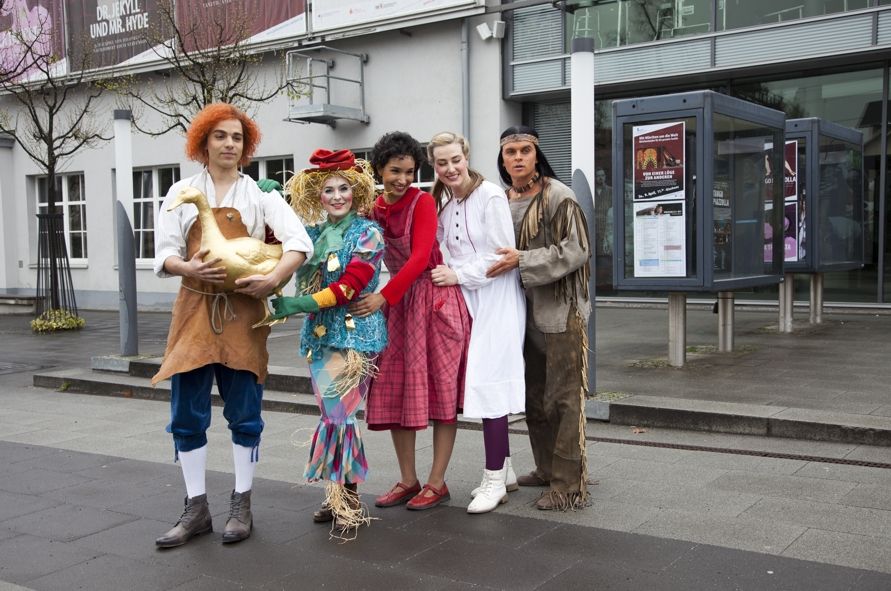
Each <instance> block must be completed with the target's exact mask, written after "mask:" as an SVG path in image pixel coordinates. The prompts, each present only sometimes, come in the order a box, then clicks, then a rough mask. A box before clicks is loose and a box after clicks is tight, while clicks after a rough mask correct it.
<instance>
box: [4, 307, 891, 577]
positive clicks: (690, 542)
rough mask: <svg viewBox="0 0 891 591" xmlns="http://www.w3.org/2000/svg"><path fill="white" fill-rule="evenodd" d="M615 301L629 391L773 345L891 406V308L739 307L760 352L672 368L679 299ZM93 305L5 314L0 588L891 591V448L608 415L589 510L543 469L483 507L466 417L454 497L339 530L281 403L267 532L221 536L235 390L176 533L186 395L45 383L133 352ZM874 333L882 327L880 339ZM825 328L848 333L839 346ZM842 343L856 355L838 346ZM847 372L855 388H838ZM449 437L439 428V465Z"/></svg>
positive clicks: (599, 429) (146, 321)
mask: <svg viewBox="0 0 891 591" xmlns="http://www.w3.org/2000/svg"><path fill="white" fill-rule="evenodd" d="M599 312H600V313H599V314H598V318H599V320H600V324H599V328H600V333H599V339H598V352H599V358H598V363H599V368H598V369H599V374H600V376H601V381H600V385H601V386H603V387H604V388H608V389H609V390H617V391H618V390H621V391H623V392H630V393H637V392H642V393H643V394H645V395H656V393H655V392H653V391H648V390H646V389H645V388H644V385H645V384H646V383H647V382H650V381H652V382H653V383H654V384H656V383H658V382H660V381H661V384H662V385H661V394H660V395H662V396H666V397H671V396H678V397H681V396H679V395H680V394H683V393H684V392H685V390H684V389H685V388H687V389H689V391H702V392H705V391H707V389H706V388H704V387H700V382H702V381H708V380H709V379H717V375H715V376H712V375H710V372H713V373H715V374H724V373H727V372H734V373H735V374H736V375H737V379H738V380H739V381H740V382H741V383H740V385H739V387H738V388H737V389H738V390H739V391H740V394H741V396H743V397H747V396H749V394H746V392H749V393H751V392H759V389H758V384H759V383H764V382H768V381H770V380H769V379H768V378H763V377H760V375H759V374H761V373H763V372H764V371H765V367H764V364H768V363H771V360H772V359H774V358H775V357H785V358H786V366H787V367H793V368H799V369H792V370H790V371H799V372H801V374H800V376H804V370H802V369H800V367H804V366H809V367H811V369H810V371H811V372H812V373H811V374H810V375H808V376H807V379H806V380H799V382H806V383H807V384H810V387H814V386H815V385H816V384H819V383H820V382H823V383H825V384H827V386H826V388H823V389H819V388H818V389H817V392H818V394H819V393H820V392H822V393H823V398H824V399H826V403H827V404H833V400H837V399H839V398H840V397H841V398H850V399H853V398H854V397H855V395H856V397H859V398H860V399H861V400H865V399H866V397H867V394H870V395H871V396H874V397H875V400H876V402H875V405H874V407H873V408H870V404H872V403H865V404H864V405H863V406H861V407H857V408H856V409H855V410H857V411H858V412H860V413H861V414H864V415H872V416H875V417H880V416H885V415H883V414H881V413H883V412H886V410H884V409H886V408H887V405H888V402H887V396H888V395H887V389H886V388H883V387H882V386H883V385H882V384H880V383H879V381H880V380H881V379H883V378H882V377H881V376H882V375H883V372H889V373H891V369H889V368H888V367H885V366H883V365H882V364H881V363H878V361H876V360H875V359H873V358H872V357H870V356H869V355H868V354H867V353H868V349H871V348H875V349H877V350H878V351H887V350H888V348H887V343H885V342H884V341H886V340H891V335H889V334H888V333H891V331H889V330H887V328H889V327H888V326H887V325H888V323H889V318H888V317H885V316H879V317H867V316H862V315H838V316H831V317H829V318H827V323H826V325H825V326H824V327H818V328H817V329H814V330H811V331H810V332H808V331H806V330H802V331H801V332H800V333H798V334H793V335H777V334H774V333H771V332H770V331H769V330H767V329H766V328H765V327H766V326H767V325H769V323H770V319H771V317H770V315H769V314H768V313H765V312H758V311H754V312H751V313H748V312H740V313H738V314H737V317H738V320H739V328H740V330H739V333H738V336H739V342H740V344H742V345H746V347H745V349H744V350H743V351H741V352H739V353H735V354H731V355H725V356H720V355H717V354H714V355H709V354H703V355H701V356H700V357H698V358H691V362H690V364H689V365H688V367H686V368H684V369H682V370H674V369H669V368H664V367H659V364H658V363H654V364H652V365H653V367H649V368H647V367H642V365H643V364H640V363H635V362H634V361H633V360H643V359H657V358H658V357H659V355H660V353H661V354H662V355H664V352H665V346H664V345H665V344H664V341H663V340H661V339H662V337H661V336H659V335H655V336H648V334H647V332H646V330H644V329H643V328H641V327H640V325H639V322H641V321H643V322H648V323H649V325H650V327H651V328H652V327H654V326H655V327H657V328H658V322H659V319H660V318H664V310H650V309H641V310H635V309H611V308H608V309H605V310H599ZM85 316H86V317H87V321H88V326H87V328H85V329H84V330H83V331H81V332H79V333H69V334H60V335H52V336H37V335H32V334H31V333H30V331H29V330H27V319H26V318H24V319H23V318H14V317H0V463H2V466H0V470H2V474H3V477H2V479H0V501H2V502H0V581H4V582H5V583H7V584H8V585H6V586H4V584H3V583H0V589H6V588H9V589H16V588H25V589H66V590H68V589H90V590H92V589H97V590H100V589H115V590H117V589H132V590H139V589H198V590H200V589H215V590H228V589H303V588H312V587H325V588H335V589H339V588H355V589H385V588H389V589H409V588H412V589H413V588H430V589H635V590H638V589H669V590H673V589H678V590H680V589H684V590H698V589H718V590H724V589H728V590H729V589H745V590H758V591H760V590H767V589H777V590H786V589H802V590H805V589H807V590H814V589H817V590H823V589H825V590H836V589H856V590H865V589H875V590H884V591H887V590H888V589H891V469H888V468H887V467H883V466H885V465H888V464H891V448H888V447H881V446H870V445H860V444H855V443H839V442H833V441H804V440H799V439H792V438H776V437H757V436H750V435H739V434H720V433H708V432H702V431H682V430H672V429H665V428H652V427H651V428H646V429H640V428H638V429H632V428H631V427H630V426H627V425H611V424H607V423H599V422H591V423H589V428H588V435H589V439H590V442H589V446H588V458H589V471H590V475H591V478H592V481H596V482H597V484H592V486H591V492H592V506H591V507H589V508H588V509H585V510H583V511H577V512H567V513H553V512H542V511H538V510H536V509H535V508H534V506H533V502H534V501H535V499H536V495H537V491H536V490H535V489H525V488H524V489H521V490H520V491H519V492H516V493H512V494H511V495H510V500H509V502H508V503H507V504H505V505H502V506H501V507H499V508H498V509H497V510H496V511H495V512H493V513H490V514H486V515H468V514H467V513H466V512H465V507H466V504H467V503H468V502H469V492H470V490H471V489H472V488H473V487H474V486H476V484H478V481H479V477H480V473H481V464H482V435H481V433H480V432H479V431H478V430H474V429H472V428H466V429H461V430H460V431H459V435H458V442H457V446H456V449H455V454H454V456H453V460H452V463H451V465H450V470H449V473H448V476H447V478H448V484H449V488H450V489H451V492H452V500H451V502H450V503H449V504H448V505H447V506H441V507H439V508H436V509H434V510H431V511H426V512H410V511H406V510H405V509H404V508H401V507H397V508H392V509H377V508H373V507H372V509H371V514H372V515H373V516H374V517H375V518H377V519H376V520H375V521H374V522H373V523H372V525H371V526H370V527H368V528H363V529H362V530H361V531H360V532H359V536H358V538H357V539H356V540H355V541H353V542H350V543H347V544H339V543H337V542H336V540H330V539H329V535H328V529H327V527H326V526H322V525H317V524H313V523H312V520H311V513H312V511H313V510H314V509H315V508H316V506H317V504H318V502H319V501H320V499H321V497H322V490H321V488H319V487H318V486H317V485H307V484H305V483H303V482H302V478H301V476H300V473H301V470H302V464H303V462H304V461H305V456H306V453H307V450H306V447H305V444H306V441H307V440H308V438H309V436H310V434H311V432H312V430H313V428H314V426H315V422H316V418H315V417H314V416H312V415H309V414H295V413H288V412H267V413H266V414H265V415H264V416H265V419H266V423H267V428H266V431H265V432H264V441H263V446H262V448H261V457H260V465H259V467H258V471H257V476H258V480H257V481H256V483H255V486H254V491H255V492H254V504H255V530H254V534H253V536H252V537H251V538H250V539H249V540H247V541H245V542H243V543H241V544H237V545H234V546H223V545H222V544H220V532H221V530H222V525H223V523H224V519H225V517H226V511H227V508H228V503H227V495H228V492H229V489H230V488H231V486H232V482H233V478H232V476H231V472H232V466H231V453H230V451H229V450H230V446H229V443H228V434H227V430H226V428H225V424H224V422H223V421H222V416H221V414H220V411H219V409H215V411H214V412H215V414H214V424H213V427H212V429H211V433H210V458H209V468H210V469H211V470H212V472H210V473H209V476H208V492H209V497H210V503H211V510H212V512H213V513H214V517H215V524H216V528H215V529H216V531H215V532H214V533H213V534H211V535H208V536H202V537H200V538H198V539H196V540H194V541H192V542H190V543H189V544H188V545H186V546H185V547H182V548H178V549H173V550H168V551H160V550H157V549H155V547H154V538H155V537H156V536H157V535H159V534H160V533H163V531H165V530H166V529H167V528H168V527H169V525H170V524H171V522H172V521H173V520H175V519H176V517H177V516H178V514H179V510H180V507H181V503H182V496H183V487H182V482H181V475H180V470H179V467H178V465H176V464H174V463H173V448H172V444H171V442H170V440H169V437H168V436H167V435H166V434H165V433H164V432H163V427H164V425H165V424H166V422H167V420H168V408H167V405H166V404H165V403H164V402H161V401H153V400H138V399H132V398H122V397H107V396H92V395H88V394H83V393H73V392H69V391H57V390H52V389H46V388H35V387H34V386H33V385H32V382H33V378H32V376H33V374H34V373H35V372H41V371H52V370H54V369H59V368H71V367H84V368H88V367H89V364H90V358H91V357H92V356H93V355H97V354H102V353H114V352H115V348H116V345H117V330H118V328H117V318H116V314H109V313H95V312H87V313H85ZM632 317H635V318H637V320H632V319H631V318H632ZM166 320H167V317H166V316H165V315H163V314H144V315H141V317H140V323H141V324H140V329H141V336H142V338H141V352H145V353H146V354H156V353H158V352H159V349H158V348H159V347H163V341H164V338H165V329H166ZM688 322H689V326H690V335H691V341H692V342H693V343H696V342H707V340H708V339H709V338H710V337H709V330H710V329H711V328H710V327H711V326H712V324H713V322H714V317H712V316H711V315H710V313H707V312H695V311H694V312H692V313H691V314H690V318H689V321H688ZM854 332H856V334H857V335H859V336H860V337H862V335H863V334H871V335H874V337H875V338H874V339H873V340H871V341H870V342H868V343H862V342H861V340H862V338H854V337H853V333H854ZM845 334H851V335H852V336H850V337H848V338H842V337H844V335H845ZM295 339H296V333H295V327H293V326H291V327H288V325H285V326H284V327H276V331H275V332H274V338H273V339H271V341H270V348H271V349H272V351H273V363H277V364H285V363H288V362H289V358H291V359H293V357H291V356H292V355H294V353H293V347H294V343H295ZM635 341H636V342H635ZM818 344H824V346H830V347H835V350H834V351H829V352H825V353H823V352H821V351H820V348H819V347H818ZM773 348H775V349H779V350H778V351H773V352H771V351H768V349H773ZM852 349H853V351H852ZM796 351H799V352H800V353H801V357H804V358H806V359H799V358H798V354H796V353H795V352H796ZM823 355H825V358H823V357H821V356H823ZM833 355H834V356H835V359H836V360H837V363H836V367H831V366H830V364H829V363H828V361H827V360H828V359H832V357H833ZM691 357H692V356H691ZM852 358H857V359H859V361H860V362H861V363H860V365H858V366H857V367H856V368H855V369H856V373H857V374H858V376H857V377H856V378H852V379H850V380H848V382H847V383H843V380H842V379H841V378H840V377H839V376H840V374H841V373H842V372H843V370H844V369H845V363H847V362H848V361H849V360H851V359H852ZM629 360H630V361H629ZM868 361H870V362H872V363H875V366H873V367H870V366H869V364H868ZM292 363H294V362H293V361H292ZM886 365H887V364H886ZM759 368H760V369H759ZM773 369H774V370H777V366H774V368H773ZM622 376H626V377H624V378H623V377H622ZM629 376H630V377H629ZM634 376H637V377H636V378H635V377H634ZM660 376H661V377H660ZM728 379H729V378H728ZM759 380H760V381H759ZM873 381H874V382H875V384H873ZM889 382H891V380H886V381H885V382H884V384H887V383H889ZM780 383H781V387H780V388H779V390H781V391H782V393H781V395H782V396H783V397H785V399H784V400H783V401H782V402H780V401H779V396H780V394H777V397H778V398H777V400H778V402H777V403H778V404H779V403H788V402H791V401H792V399H793V398H796V397H797V398H799V399H804V398H805V397H806V394H807V392H808V391H809V389H810V387H808V386H805V385H799V386H796V385H794V380H791V379H789V380H782V379H781V380H780ZM833 384H835V385H837V386H842V385H844V386H845V389H844V390H842V389H841V388H840V387H838V388H837V392H836V395H834V396H832V397H831V398H830V394H829V393H830V391H831V385H833ZM653 387H655V386H653ZM599 389H600V388H599ZM718 390H720V392H719V393H718V395H719V396H722V397H729V396H730V394H731V393H730V392H728V391H727V390H726V388H724V387H723V386H722V387H721V388H720V389H717V388H716V389H715V391H716V392H717V391H718ZM882 392H884V393H885V396H886V398H885V399H884V401H883V400H882V399H881V396H880V395H881V393H882ZM759 395H760V396H763V397H764V398H765V399H767V398H768V397H770V396H771V394H770V393H769V392H761V393H760V394H759ZM817 397H819V396H817ZM747 402H748V401H747ZM813 405H816V402H815V403H813ZM866 411H869V412H866ZM821 412H831V410H828V409H827V410H823V411H821ZM846 414H849V413H846ZM512 427H513V430H514V435H512V436H511V449H512V455H513V458H514V464H515V465H516V466H517V468H518V471H519V470H525V469H528V468H529V467H530V463H531V454H530V451H529V447H528V442H527V439H526V437H525V435H524V425H523V423H522V420H521V418H520V419H518V420H517V421H516V422H514V423H512ZM365 436H366V449H367V451H368V453H369V464H370V466H371V473H370V477H369V481H368V482H367V483H366V484H365V485H364V486H363V487H362V488H361V489H360V492H362V493H363V495H364V496H363V499H364V500H365V501H366V502H368V503H369V504H370V503H371V501H372V500H373V496H374V495H375V494H379V493H381V492H383V491H385V490H387V489H388V488H389V487H390V486H391V485H392V483H393V482H394V481H395V479H396V478H397V470H396V468H395V465H394V464H395V462H394V456H393V452H392V447H391V444H390V441H389V437H388V436H387V434H386V433H375V432H366V433H365ZM430 456H431V448H430V436H429V433H423V434H421V435H420V436H419V438H418V464H419V468H421V469H422V470H423V469H424V467H426V466H428V465H429V461H430Z"/></svg>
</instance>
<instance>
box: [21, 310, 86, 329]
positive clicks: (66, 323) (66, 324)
mask: <svg viewBox="0 0 891 591" xmlns="http://www.w3.org/2000/svg"><path fill="white" fill-rule="evenodd" d="M86 323H87V322H86V320H84V319H83V318H81V317H80V316H77V315H75V314H72V313H71V312H70V311H68V310H47V311H46V312H44V313H43V314H41V315H40V316H38V317H37V318H35V319H34V320H32V321H31V330H33V331H34V332H40V333H44V332H55V331H57V330H79V329H81V328H83V327H84V326H85V325H86Z"/></svg>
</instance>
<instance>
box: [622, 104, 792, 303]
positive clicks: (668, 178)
mask: <svg viewBox="0 0 891 591" xmlns="http://www.w3.org/2000/svg"><path fill="white" fill-rule="evenodd" d="M613 119H614V121H613V123H614V129H615V130H616V134H615V136H614V137H615V140H614V141H615V146H614V152H613V153H614V154H615V158H614V160H613V179H614V180H615V182H614V191H613V224H614V228H615V229H616V232H615V240H616V243H615V245H614V250H613V252H614V253H615V260H614V267H613V269H614V271H613V275H614V284H615V286H616V287H617V288H618V289H620V290H646V291H684V292H696V291H704V292H720V291H733V290H735V289H741V288H747V287H754V286H759V285H768V284H772V283H778V282H779V281H780V280H781V278H782V275H783V249H784V246H783V235H784V234H783V231H784V230H783V227H784V221H783V220H784V216H783V213H784V211H783V203H784V201H783V200H784V196H783V189H784V185H783V178H784V177H783V169H784V156H783V153H784V139H783V138H784V130H785V115H784V114H783V113H782V112H780V111H776V110H773V109H769V108H767V107H762V106H759V105H755V104H752V103H748V102H746V101H742V100H740V99H736V98H733V97H729V96H726V95H722V94H719V93H715V92H712V91H697V92H688V93H680V94H672V95H663V96H656V97H648V98H637V99H628V100H618V101H615V102H614V103H613Z"/></svg>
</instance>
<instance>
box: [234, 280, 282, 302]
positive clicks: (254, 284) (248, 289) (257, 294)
mask: <svg viewBox="0 0 891 591" xmlns="http://www.w3.org/2000/svg"><path fill="white" fill-rule="evenodd" d="M235 285H237V286H238V288H237V289H236V290H235V293H241V294H244V295H247V296H251V297H252V298H257V299H258V300H262V299H263V298H265V297H266V296H268V295H269V294H271V293H272V292H273V290H274V289H275V288H276V287H278V281H277V280H276V279H275V277H274V276H273V275H251V276H249V277H242V278H241V279H236V280H235Z"/></svg>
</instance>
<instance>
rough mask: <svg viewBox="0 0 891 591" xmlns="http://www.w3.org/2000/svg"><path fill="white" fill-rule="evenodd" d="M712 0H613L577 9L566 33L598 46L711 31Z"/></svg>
mask: <svg viewBox="0 0 891 591" xmlns="http://www.w3.org/2000/svg"><path fill="white" fill-rule="evenodd" d="M711 7H712V0H674V2H665V1H664V0H614V1H613V2H598V3H597V5H596V6H593V7H591V8H583V9H580V10H577V11H576V12H575V14H574V15H573V16H572V17H570V19H569V21H568V22H567V27H566V28H567V35H568V37H569V38H570V39H571V38H573V37H591V38H593V39H594V46H595V48H596V49H601V48H607V47H619V46H622V45H632V44H635V43H646V42H649V41H661V40H663V39H674V38H676V37H685V36H687V35H700V34H702V33H708V32H709V30H710V28H711V13H712V9H711Z"/></svg>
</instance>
